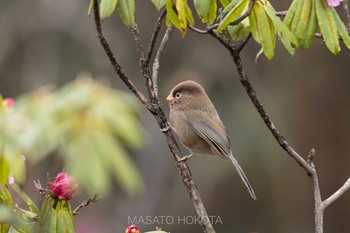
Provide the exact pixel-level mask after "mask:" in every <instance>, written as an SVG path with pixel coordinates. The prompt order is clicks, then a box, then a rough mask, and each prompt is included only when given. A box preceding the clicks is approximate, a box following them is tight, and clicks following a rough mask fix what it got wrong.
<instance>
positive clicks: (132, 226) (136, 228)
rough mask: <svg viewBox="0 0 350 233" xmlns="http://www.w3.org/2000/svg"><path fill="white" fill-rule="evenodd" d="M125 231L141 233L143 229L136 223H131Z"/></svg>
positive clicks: (127, 232) (126, 232)
mask: <svg viewBox="0 0 350 233" xmlns="http://www.w3.org/2000/svg"><path fill="white" fill-rule="evenodd" d="M125 233H141V231H140V230H139V228H138V227H137V226H136V225H131V226H128V227H127V228H126V231H125Z"/></svg>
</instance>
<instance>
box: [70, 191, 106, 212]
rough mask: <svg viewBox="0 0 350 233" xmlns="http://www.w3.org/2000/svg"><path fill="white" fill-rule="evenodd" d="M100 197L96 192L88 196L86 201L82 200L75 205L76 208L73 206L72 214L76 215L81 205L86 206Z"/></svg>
mask: <svg viewBox="0 0 350 233" xmlns="http://www.w3.org/2000/svg"><path fill="white" fill-rule="evenodd" d="M101 198H102V196H100V197H97V194H94V195H93V196H92V197H90V198H89V199H87V200H86V201H83V202H82V203H81V204H80V205H78V206H77V208H75V209H74V210H73V212H72V213H73V215H78V214H80V212H79V211H80V209H81V208H83V207H86V206H88V205H89V204H90V203H91V202H97V201H99V200H100V199H101Z"/></svg>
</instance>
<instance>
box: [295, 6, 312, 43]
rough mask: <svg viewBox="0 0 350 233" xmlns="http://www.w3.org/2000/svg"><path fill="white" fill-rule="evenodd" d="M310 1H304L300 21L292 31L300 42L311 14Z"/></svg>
mask: <svg viewBox="0 0 350 233" xmlns="http://www.w3.org/2000/svg"><path fill="white" fill-rule="evenodd" d="M311 4H312V0H304V1H303V7H302V9H301V14H300V19H299V21H298V24H297V26H296V29H295V31H294V34H295V36H296V38H297V39H298V40H300V39H301V38H302V36H303V34H304V32H305V30H306V28H307V26H308V21H309V16H310V12H311V8H312V6H311Z"/></svg>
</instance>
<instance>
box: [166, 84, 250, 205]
mask: <svg viewBox="0 0 350 233" xmlns="http://www.w3.org/2000/svg"><path fill="white" fill-rule="evenodd" d="M167 101H168V102H169V106H170V123H171V125H172V126H173V128H174V130H175V132H176V134H177V135H178V137H179V139H180V141H181V143H182V144H183V145H184V146H186V147H187V148H188V149H189V150H190V151H191V154H190V155H188V156H185V157H183V159H188V158H189V157H191V156H192V155H193V154H206V155H217V156H220V157H221V158H223V159H230V160H231V162H232V164H233V166H234V167H235V169H236V171H237V172H238V174H239V176H240V177H241V179H242V181H243V183H244V184H245V186H246V188H247V189H248V192H249V194H250V195H251V196H252V198H253V199H254V200H256V196H255V193H254V190H253V188H252V186H251V185H250V183H249V181H248V178H247V176H246V175H245V174H244V172H243V170H242V168H241V166H240V165H239V164H238V161H237V160H236V159H235V157H233V154H232V149H231V142H230V136H229V135H228V133H227V131H226V129H225V126H224V124H223V123H222V121H221V119H220V117H219V115H218V113H217V111H216V109H215V107H214V105H213V103H212V102H211V101H210V99H209V97H208V95H207V94H206V92H205V90H204V88H203V87H202V86H201V85H200V84H199V83H196V82H194V81H190V80H188V81H184V82H181V83H179V84H178V85H176V86H175V87H174V88H173V89H172V90H171V92H170V95H169V96H168V97H167Z"/></svg>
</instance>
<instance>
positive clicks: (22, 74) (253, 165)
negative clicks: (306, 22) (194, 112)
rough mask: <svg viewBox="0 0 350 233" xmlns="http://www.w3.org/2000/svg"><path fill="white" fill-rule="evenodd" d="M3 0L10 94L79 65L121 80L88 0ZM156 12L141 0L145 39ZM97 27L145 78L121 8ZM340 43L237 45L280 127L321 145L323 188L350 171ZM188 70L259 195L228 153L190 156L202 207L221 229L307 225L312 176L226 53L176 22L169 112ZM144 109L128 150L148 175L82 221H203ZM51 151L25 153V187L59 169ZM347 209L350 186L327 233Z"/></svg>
mask: <svg viewBox="0 0 350 233" xmlns="http://www.w3.org/2000/svg"><path fill="white" fill-rule="evenodd" d="M0 2H1V9H0V28H1V30H0V93H1V95H2V96H4V97H8V96H14V97H16V96H19V95H21V94H22V93H25V92H28V91H32V90H35V89H37V88H39V87H41V86H43V85H48V84H53V85H55V86H57V87H60V86H62V85H64V84H66V83H68V82H70V81H72V80H74V79H75V78H76V76H77V75H78V74H79V73H81V72H88V73H91V74H92V75H93V76H94V77H95V78H103V79H107V80H110V82H111V83H112V85H113V87H114V88H118V89H125V87H124V85H123V83H122V82H121V81H119V79H118V77H116V75H115V74H114V71H113V70H112V68H111V66H110V64H109V61H108V60H107V57H106V56H105V54H104V53H103V51H102V48H101V47H100V45H99V43H98V41H97V38H96V32H95V28H94V22H93V18H92V16H88V15H87V9H88V5H89V1H87V0H75V1H70V0H61V1H54V0H31V1H18V0H14V1H7V0H0ZM271 2H272V4H273V5H274V6H275V8H276V9H277V10H285V9H286V8H287V6H288V4H289V1H286V2H281V1H276V0H274V1H271ZM157 17H158V13H157V11H156V10H155V8H154V7H153V6H152V4H151V3H150V1H149V0H146V1H137V21H138V23H139V28H140V30H141V33H142V38H143V40H144V43H145V44H148V43H149V38H150V36H151V33H152V30H153V26H154V22H155V20H156V19H157ZM103 27H104V30H105V34H106V36H107V39H108V40H109V42H110V44H111V46H112V49H113V51H114V52H115V54H116V56H117V58H118V60H119V62H120V63H121V64H122V66H123V67H124V69H125V71H126V72H127V74H128V75H129V77H131V79H132V80H133V81H134V82H135V83H136V84H137V85H138V86H139V87H141V88H142V86H143V80H142V76H141V74H140V73H139V69H138V60H137V55H136V51H135V45H134V41H133V38H132V35H131V33H130V30H129V29H127V28H125V27H124V26H123V25H122V22H121V20H120V18H119V16H118V15H117V14H114V15H113V16H112V17H111V18H109V19H108V20H106V21H105V22H104V23H103ZM162 33H164V28H163V30H162ZM342 49H343V50H342V52H341V53H340V54H339V55H337V56H334V55H332V54H331V53H330V52H329V51H328V50H327V49H326V46H325V44H323V42H322V41H321V40H319V39H315V40H314V42H313V44H312V46H311V48H310V49H308V50H307V51H300V50H299V51H297V53H296V55H295V56H294V57H290V56H289V55H288V53H287V52H286V51H285V50H284V49H283V48H282V46H280V45H278V48H277V50H276V55H275V57H274V59H273V60H272V61H267V60H266V59H265V58H264V57H263V56H261V58H260V59H259V60H258V62H257V63H255V61H254V60H255V56H256V54H257V52H258V51H259V46H258V45H257V44H256V43H255V42H254V41H253V40H251V41H250V42H249V44H248V45H247V47H246V48H245V49H244V51H243V53H242V60H243V65H244V69H245V72H246V73H247V75H248V77H249V78H250V80H251V82H252V84H253V85H254V87H255V89H256V91H257V94H258V97H259V98H260V100H261V102H262V103H263V105H264V107H265V108H266V110H267V111H268V113H269V114H270V116H271V118H272V120H273V121H274V123H275V125H276V127H277V128H278V129H279V130H280V132H281V133H282V134H283V135H284V136H285V137H286V139H287V141H288V142H289V143H290V144H291V145H292V146H293V147H294V149H295V150H296V151H298V152H299V153H300V154H301V155H303V156H304V157H306V156H307V154H308V152H309V150H310V149H311V148H315V149H316V158H315V164H316V166H317V169H318V170H317V171H318V175H319V181H320V186H321V192H322V197H323V198H326V197H328V196H329V195H331V194H332V193H333V192H334V191H335V190H337V189H338V188H339V187H340V186H341V185H342V184H343V183H344V182H345V180H346V179H347V178H348V177H349V175H350V165H349V164H350V157H349V154H350V149H349V142H350V120H349V119H350V107H349V106H350V92H349V87H350V79H349V71H350V69H349V65H350V58H349V54H350V52H349V50H347V49H346V48H345V47H342ZM186 79H193V80H197V81H198V82H200V83H202V84H203V86H204V87H205V88H206V90H207V91H208V94H209V95H210V97H211V98H212V101H213V102H214V104H215V105H216V107H217V110H218V112H219V113H220V115H221V118H222V120H223V121H224V123H225V125H226V127H227V129H228V131H229V133H230V134H231V138H232V142H233V143H232V144H233V147H234V153H235V155H236V157H237V159H238V160H239V162H240V163H241V165H242V167H243V169H244V170H245V172H246V174H247V175H248V177H249V179H250V181H251V183H252V185H253V187H254V189H255V192H256V194H257V197H258V201H253V200H252V199H251V198H250V197H249V195H248V194H247V192H246V190H245V188H244V187H243V185H242V183H241V181H240V179H239V177H238V176H237V174H235V172H234V171H233V167H232V166H231V165H230V164H229V163H227V161H223V160H220V159H216V158H209V157H193V158H192V159H191V160H190V161H189V162H188V163H189V166H190V168H191V171H192V174H193V178H194V181H195V182H196V184H197V187H198V189H199V191H200V193H201V195H202V199H203V202H204V203H205V205H206V208H207V211H208V213H209V215H210V216H213V217H214V219H218V218H219V220H220V221H219V222H218V224H216V225H214V227H215V228H216V230H217V232H222V233H224V232H227V233H228V232H261V233H263V232H269V233H273V232H277V233H295V232H313V229H314V228H313V194H312V186H311V181H310V179H309V178H308V177H307V175H306V173H305V171H304V170H303V169H302V168H300V167H299V166H298V165H297V164H296V163H295V162H294V161H293V160H292V159H291V158H290V157H289V156H288V155H287V154H286V153H285V152H284V151H283V150H282V149H281V148H280V147H279V146H278V144H277V143H276V142H275V140H274V138H273V137H272V135H271V134H270V132H269V131H268V130H267V128H266V127H265V125H264V124H263V121H262V120H261V119H260V117H259V115H258V113H257V112H256V110H255V108H254V107H253V105H252V104H251V102H250V100H249V98H248V96H247V95H246V93H245V91H244V89H243V88H242V86H241V85H240V83H239V80H238V77H237V73H236V70H235V67H234V64H233V62H232V60H231V59H230V57H229V54H228V52H227V51H226V50H225V49H224V48H223V47H222V46H221V45H220V44H218V43H217V41H215V40H214V39H212V38H211V37H210V36H203V35H198V34H195V33H193V32H192V31H188V33H187V35H186V36H185V37H184V38H182V37H181V35H180V33H179V31H174V33H173V34H172V36H171V39H170V41H169V43H168V45H167V48H166V50H165V52H164V53H163V57H162V60H161V68H160V75H159V87H160V88H159V89H160V97H161V101H162V104H163V106H164V108H165V110H166V111H167V112H168V106H167V103H166V101H165V98H166V96H167V95H168V93H169V91H170V89H171V88H172V87H173V85H175V84H176V83H178V82H180V81H182V80H186ZM142 90H144V88H142ZM141 109H142V108H141ZM140 120H141V122H142V125H143V130H144V132H145V134H146V137H145V138H146V141H145V146H144V147H143V148H142V149H137V150H132V151H131V153H132V156H133V160H134V161H135V164H136V165H137V167H138V169H139V171H140V173H141V174H142V176H143V180H144V184H145V189H144V192H143V193H140V194H139V195H137V196H134V197H131V196H129V195H127V193H125V192H124V191H123V190H122V189H121V188H120V187H119V186H118V185H114V187H113V188H112V190H113V191H112V193H110V194H108V195H106V196H104V198H103V199H102V200H101V201H99V202H98V203H96V204H93V205H92V206H90V207H87V208H85V209H83V210H82V213H81V214H80V215H79V216H78V217H76V229H77V232H79V233H92V232H124V231H125V228H126V226H127V225H130V224H131V223H130V219H135V217H136V219H137V220H138V221H141V219H142V218H144V219H145V218H146V217H147V216H148V218H151V220H155V219H156V218H157V217H158V220H160V219H161V216H168V220H169V221H170V219H173V220H174V223H173V224H167V222H166V221H163V223H162V222H161V223H160V224H158V223H156V222H154V221H153V223H154V224H149V223H146V222H145V224H143V223H142V221H141V222H139V224H138V225H139V227H140V228H141V230H142V231H147V230H152V229H155V227H156V226H159V227H161V228H162V229H164V230H166V231H170V232H174V233H175V232H192V233H199V232H202V231H201V228H200V226H199V225H198V224H191V222H190V221H191V218H195V211H194V208H193V206H192V204H191V201H190V199H189V197H188V194H187V192H186V190H185V188H184V186H183V184H182V181H181V180H180V178H179V174H178V170H177V168H176V166H175V164H174V160H173V158H172V156H171V154H170V152H169V150H168V147H167V145H166V143H165V140H164V136H163V135H162V133H161V132H160V130H159V128H158V127H157V124H156V122H155V120H154V119H153V117H152V116H151V115H150V114H149V113H148V112H147V111H146V110H144V109H142V110H141V114H140ZM184 152H185V153H187V152H186V150H184ZM54 161H55V159H51V160H45V161H40V162H39V163H36V164H28V167H29V168H28V174H27V176H28V178H27V180H28V182H27V184H26V185H25V186H24V188H25V190H27V191H28V192H31V191H32V189H33V186H32V183H31V180H33V179H37V178H41V179H45V177H46V173H47V172H50V173H52V174H54V172H53V171H55V170H56V171H59V170H60V169H62V167H57V165H56V163H54ZM76 166H79V164H76ZM91 172H93V171H91ZM79 194H80V195H78V198H77V199H76V200H75V203H74V204H78V203H79V202H81V201H82V200H84V199H86V198H87V194H84V193H82V192H80V193H79ZM35 195H37V196H38V194H35V193H32V196H35ZM37 200H38V201H40V198H39V197H37ZM169 216H170V217H169ZM184 217H187V218H188V219H187V220H188V221H187V224H184V223H183V221H182V222H181V221H180V222H179V224H178V222H177V221H178V220H179V219H183V218H184ZM349 217H350V192H348V193H346V194H345V195H344V196H342V197H341V198H340V199H339V200H337V201H336V202H335V203H334V204H332V205H331V206H330V207H329V208H328V209H326V212H325V220H324V225H325V232H332V233H334V232H350V223H349ZM163 220H164V219H163ZM221 222H222V223H223V224H221Z"/></svg>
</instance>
